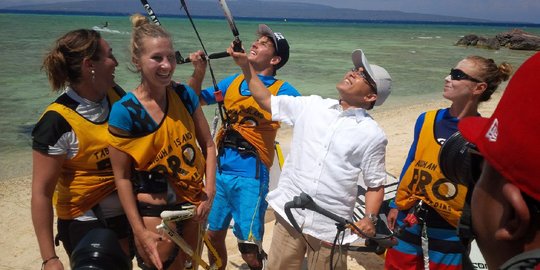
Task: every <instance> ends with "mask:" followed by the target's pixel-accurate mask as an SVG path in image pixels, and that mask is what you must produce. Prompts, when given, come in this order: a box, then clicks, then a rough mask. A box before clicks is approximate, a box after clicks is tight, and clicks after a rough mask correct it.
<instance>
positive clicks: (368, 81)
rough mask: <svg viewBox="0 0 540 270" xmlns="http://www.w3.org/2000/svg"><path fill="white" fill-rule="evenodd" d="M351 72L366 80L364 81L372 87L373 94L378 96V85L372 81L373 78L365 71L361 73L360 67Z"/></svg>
mask: <svg viewBox="0 0 540 270" xmlns="http://www.w3.org/2000/svg"><path fill="white" fill-rule="evenodd" d="M351 71H352V72H354V73H356V74H358V75H360V77H362V79H364V81H365V82H366V83H367V84H368V85H369V86H370V87H371V89H373V92H375V94H377V84H376V83H375V82H374V81H373V80H372V79H371V77H369V75H368V74H367V71H366V70H365V69H363V70H362V71H360V67H354V68H352V69H351Z"/></svg>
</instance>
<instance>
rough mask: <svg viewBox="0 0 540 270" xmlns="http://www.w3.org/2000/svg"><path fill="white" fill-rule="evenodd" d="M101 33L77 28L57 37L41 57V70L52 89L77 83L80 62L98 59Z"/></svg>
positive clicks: (79, 78) (60, 88) (61, 88)
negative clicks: (86, 59)
mask: <svg viewBox="0 0 540 270" xmlns="http://www.w3.org/2000/svg"><path fill="white" fill-rule="evenodd" d="M100 40H101V35H100V34H99V33H98V32H97V31H94V30H88V29H78V30H74V31H70V32H68V33H66V34H65V35H63V36H62V37H60V38H59V39H57V40H56V41H55V43H54V46H53V47H52V48H51V50H50V51H49V52H47V54H45V57H44V59H43V64H42V66H41V70H44V71H45V74H46V75H47V78H48V79H49V84H50V85H51V88H52V90H53V91H59V90H63V89H64V88H65V87H66V86H68V85H73V84H78V83H80V81H81V78H82V71H81V68H82V62H83V60H84V59H85V58H89V59H92V60H96V61H97V60H99V57H100V55H99V52H100V51H101V46H100V44H99V41H100Z"/></svg>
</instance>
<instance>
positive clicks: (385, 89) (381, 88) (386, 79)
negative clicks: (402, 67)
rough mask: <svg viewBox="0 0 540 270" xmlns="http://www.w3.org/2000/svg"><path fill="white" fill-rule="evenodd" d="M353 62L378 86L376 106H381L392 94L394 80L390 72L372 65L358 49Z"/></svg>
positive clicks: (353, 56) (353, 53)
mask: <svg viewBox="0 0 540 270" xmlns="http://www.w3.org/2000/svg"><path fill="white" fill-rule="evenodd" d="M351 57H352V62H353V64H354V67H355V68H359V67H362V68H364V70H365V71H366V72H367V74H368V75H369V77H370V78H371V80H373V82H375V85H376V86H377V100H376V101H375V106H380V105H382V104H383V103H384V101H385V100H386V98H388V96H389V95H390V93H391V92H392V90H391V88H392V78H391V77H390V74H388V71H386V69H384V68H383V67H381V66H377V65H370V64H369V62H368V60H367V58H366V56H365V55H364V52H363V51H362V50H361V49H356V50H354V51H353V52H352V56H351Z"/></svg>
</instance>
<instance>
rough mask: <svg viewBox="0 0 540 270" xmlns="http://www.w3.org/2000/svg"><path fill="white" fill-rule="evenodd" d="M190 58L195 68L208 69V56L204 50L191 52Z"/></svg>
mask: <svg viewBox="0 0 540 270" xmlns="http://www.w3.org/2000/svg"><path fill="white" fill-rule="evenodd" d="M189 60H191V64H192V65H193V68H194V69H195V70H202V71H204V70H206V65H207V64H208V63H207V62H206V56H205V55H204V52H203V51H201V50H198V51H196V52H192V53H190V54H189Z"/></svg>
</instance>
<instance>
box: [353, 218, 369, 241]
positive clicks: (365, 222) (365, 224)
mask: <svg viewBox="0 0 540 270" xmlns="http://www.w3.org/2000/svg"><path fill="white" fill-rule="evenodd" d="M354 225H356V227H358V229H360V230H361V231H362V232H363V233H364V234H365V235H367V236H375V225H373V222H371V220H370V219H369V218H363V219H361V220H359V221H357V222H355V223H354ZM350 229H351V231H352V232H354V233H356V234H358V235H360V236H361V237H365V236H364V234H361V233H360V232H359V231H357V230H356V229H355V228H354V227H352V226H351V228H350Z"/></svg>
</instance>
